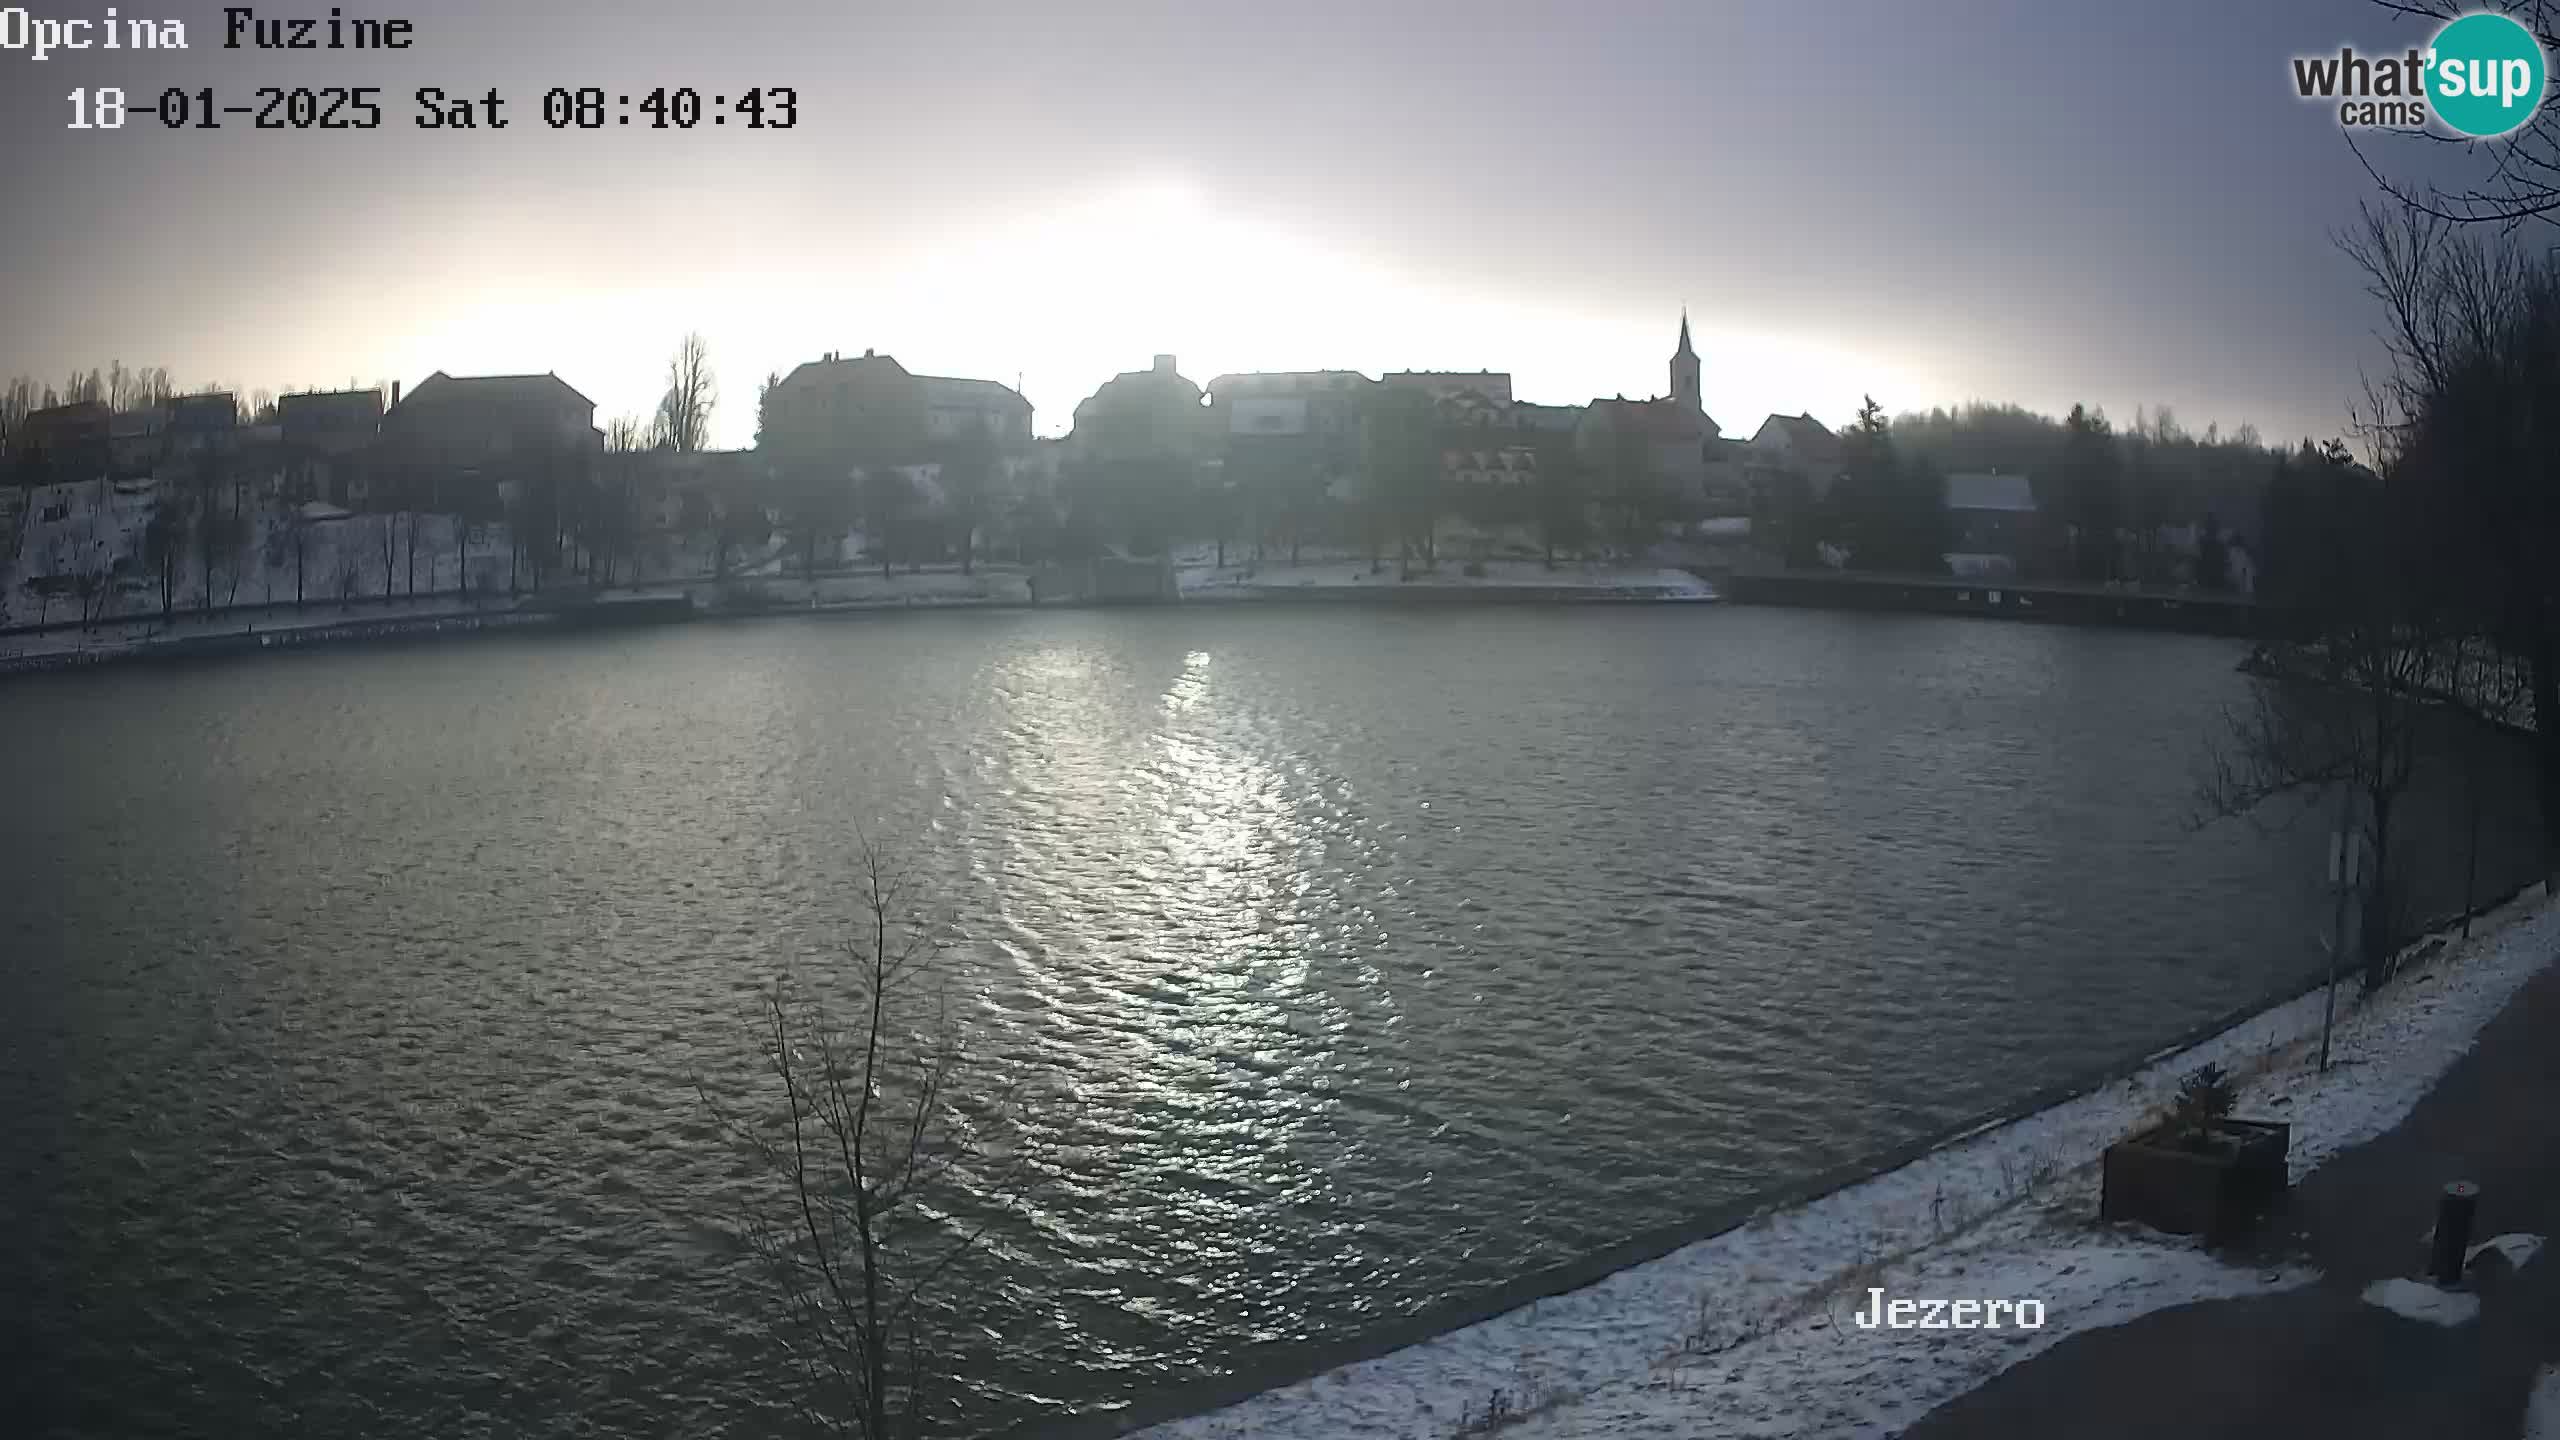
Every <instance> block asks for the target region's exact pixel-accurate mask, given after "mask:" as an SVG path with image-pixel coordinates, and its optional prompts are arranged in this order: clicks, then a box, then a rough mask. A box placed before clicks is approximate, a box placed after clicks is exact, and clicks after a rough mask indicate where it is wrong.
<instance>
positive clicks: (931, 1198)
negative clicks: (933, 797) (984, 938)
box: [704, 840, 1047, 1440]
mask: <svg viewBox="0 0 2560 1440" xmlns="http://www.w3.org/2000/svg"><path fill="white" fill-rule="evenodd" d="M857 865H858V869H857V872H856V883H857V885H858V886H859V887H860V889H861V905H862V909H863V912H864V919H865V921H866V922H867V927H868V930H869V934H868V936H867V937H865V938H864V939H863V940H862V941H860V942H858V943H855V944H852V945H849V946H847V947H846V950H845V955H844V958H845V960H846V962H847V963H846V964H845V965H844V966H843V967H842V968H841V969H840V970H830V971H829V972H827V973H826V974H824V975H822V976H819V977H816V978H815V979H814V981H813V983H810V984H805V985H804V984H800V983H796V982H795V981H793V980H792V979H791V978H789V977H785V978H782V979H778V980H776V981H775V983H774V987H773V990H772V992H771V993H770V994H769V996H768V997H767V1000H766V1007H765V1011H766V1013H765V1021H764V1026H763V1029H764V1037H763V1043H764V1051H765V1060H766V1063H767V1065H768V1067H769V1068H770V1070H771V1072H772V1076H773V1081H774V1086H775V1098H776V1100H777V1102H778V1105H779V1107H780V1110H781V1115H780V1117H779V1119H778V1120H770V1119H768V1120H765V1121H762V1122H760V1123H749V1122H744V1121H741V1120H738V1119H734V1118H732V1117H729V1116H727V1115H719V1111H718V1109H717V1107H716V1106H712V1102H711V1100H710V1098H709V1095H708V1094H707V1092H706V1093H705V1094H704V1103H705V1105H706V1106H712V1108H713V1113H714V1114H715V1115H719V1118H720V1119H721V1121H722V1123H723V1125H724V1127H725V1128H726V1129H727V1130H728V1131H729V1132H730V1133H731V1134H732V1135H733V1136H735V1137H736V1138H737V1139H738V1140H739V1141H740V1142H742V1143H743V1144H744V1145H745V1146H746V1147H747V1148H748V1149H749V1150H751V1151H752V1152H753V1154H754V1155H755V1156H756V1157H757V1158H758V1159H759V1160H760V1161H761V1162H762V1164H763V1165H764V1167H765V1169H766V1171H767V1173H768V1175H769V1177H770V1179H771V1180H772V1181H773V1191H772V1199H771V1201H770V1203H769V1204H768V1205H766V1206H765V1207H764V1208H762V1209H759V1210H757V1211H756V1212H754V1213H753V1214H752V1215H751V1217H750V1218H749V1221H748V1223H747V1226H746V1238H747V1240H748V1243H749V1245H750V1246H751V1248H752V1249H753V1251H754V1253H755V1254H756V1255H757V1256H758V1257H759V1258H760V1259H761V1260H762V1261H763V1262H764V1263H765V1264H766V1265H767V1266H768V1267H770V1270H771V1273H772V1274H773V1276H774V1278H775V1280H776V1281H777V1283H778V1285H779V1288H780V1290H781V1292H782V1300H783V1310H782V1315H783V1318H782V1321H781V1323H780V1325H779V1327H778V1328H779V1330H780V1332H781V1333H780V1337H779V1338H780V1339H781V1340H782V1341H783V1343H784V1345H785V1347H786V1350H787V1353H788V1354H789V1355H790V1356H791V1358H792V1360H793V1361H794V1362H795V1364H796V1365H797V1367H798V1369H799V1371H800V1376H801V1379H802V1380H803V1382H804V1383H805V1385H806V1391H805V1393H804V1396H803V1398H802V1407H803V1410H804V1413H805V1414H806V1415H807V1416H808V1418H809V1419H811V1420H812V1421H813V1422H814V1423H816V1424H817V1425H818V1426H819V1427H820V1428H822V1429H824V1430H827V1431H830V1432H834V1433H840V1434H850V1435H857V1436H860V1437H863V1440H892V1437H912V1436H919V1435H923V1434H926V1433H929V1432H930V1430H931V1429H933V1428H934V1426H933V1417H934V1416H935V1415H936V1414H937V1412H938V1411H940V1410H941V1409H942V1407H943V1404H944V1398H945V1397H944V1395H943V1388H942V1387H943V1384H944V1382H945V1380H946V1379H947V1378H948V1377H947V1376H946V1375H945V1374H943V1373H942V1371H943V1370H944V1369H945V1368H946V1367H947V1366H948V1365H949V1364H951V1363H952V1359H953V1351H952V1349H951V1348H950V1347H951V1345H952V1343H953V1337H952V1334H951V1330H952V1327H953V1324H954V1321H955V1319H956V1312H957V1311H958V1310H960V1309H961V1308H963V1307H964V1305H965V1297H962V1296H957V1295H953V1294H951V1293H949V1287H947V1286H945V1285H944V1284H943V1282H945V1281H946V1280H947V1279H948V1278H949V1277H950V1276H951V1274H952V1271H953V1267H954V1266H955V1265H956V1264H958V1263H959V1262H960V1261H961V1260H962V1259H964V1258H965V1257H966V1256H968V1255H969V1254H970V1253H972V1252H973V1251H975V1250H976V1249H977V1248H978V1246H979V1244H980V1242H981V1241H982V1240H983V1239H984V1238H985V1236H986V1234H987V1232H988V1230H989V1228H990V1227H991V1226H992V1225H993V1224H994V1222H995V1221H996V1219H997V1218H999V1217H1001V1216H1002V1215H1003V1214H1004V1213H1006V1209H1007V1207H1008V1206H1010V1205H1012V1204H1014V1203H1016V1202H1018V1201H1019V1200H1020V1199H1021V1198H1022V1196H1023V1195H1024V1193H1025V1192H1026V1190H1027V1189H1028V1187H1029V1185H1030V1183H1031V1182H1032V1180H1033V1178H1034V1177H1035V1176H1036V1175H1037V1174H1038V1173H1040V1170H1041V1167H1042V1165H1043V1163H1044V1162H1043V1159H1042V1157H1043V1156H1044V1154H1045V1152H1046V1149H1047V1146H1046V1145H1045V1144H1043V1143H1041V1142H1038V1141H1036V1140H1035V1138H1034V1135H1033V1130H1034V1127H1033V1126H1032V1124H1031V1123H1030V1116H1029V1114H1028V1107H1027V1104H1026V1100H1027V1097H1026V1095H1025V1092H1024V1090H1023V1088H1022V1087H1020V1086H1019V1085H1011V1086H1000V1087H997V1088H994V1089H992V1090H979V1089H976V1088H974V1087H972V1086H969V1085H967V1084H965V1083H964V1080H965V1078H966V1077H965V1075H964V1071H965V1069H966V1056H965V1054H964V1051H963V1049H962V1046H961V1044H960V1040H959V1036H958V1032H957V1030H956V1029H955V1027H954V1025H953V1023H952V1020H951V1015H950V1010H949V1005H948V999H947V992H946V990H945V988H944V984H945V976H944V974H943V973H942V969H941V966H940V964H939V961H940V959H941V957H942V954H943V951H942V948H941V947H940V946H939V945H938V944H937V943H936V942H935V940H934V938H933V936H932V934H931V933H930V931H928V930H927V929H926V928H925V926H924V925H923V924H922V923H921V922H920V921H918V920H917V919H916V918H914V917H913V916H911V915H910V914H909V913H908V905H909V900H910V892H909V891H908V889H907V888H906V886H905V884H904V882H903V881H902V880H901V879H899V878H898V877H896V876H894V875H893V874H892V873H891V872H890V870H889V867H888V865H887V863H886V861H885V860H884V858H883V856H882V854H881V852H880V851H879V850H878V849H877V848H876V847H875V846H874V845H872V844H871V843H870V842H869V841H868V840H864V841H862V842H861V848H860V853H859V858H858V861H857ZM839 996H840V997H842V1003H843V1005H844V1007H845V1008H844V1009H843V1010H842V1011H839V1012H835V1013H833V1014H831V1012H830V1010H829V1008H828V1004H829V1000H830V999H831V998H835V997H839ZM839 1017H841V1018H839ZM964 1195H965V1196H967V1197H969V1198H967V1199H965V1200H964V1199H962V1198H961V1197H962V1196H964ZM970 1217H975V1218H970Z"/></svg>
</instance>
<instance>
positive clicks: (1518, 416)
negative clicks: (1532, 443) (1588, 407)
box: [1511, 401, 1583, 436]
mask: <svg viewBox="0 0 2560 1440" xmlns="http://www.w3.org/2000/svg"><path fill="white" fill-rule="evenodd" d="M1582 409H1583V407H1581V406H1579V405H1532V404H1530V403H1528V402H1526V401H1514V402H1512V405H1511V426H1512V428H1513V429H1515V430H1519V431H1521V432H1523V433H1524V434H1529V435H1566V436H1569V435H1571V434H1573V432H1575V431H1576V430H1579V429H1581V428H1582Z"/></svg>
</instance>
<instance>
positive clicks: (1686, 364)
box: [1671, 305, 1707, 412]
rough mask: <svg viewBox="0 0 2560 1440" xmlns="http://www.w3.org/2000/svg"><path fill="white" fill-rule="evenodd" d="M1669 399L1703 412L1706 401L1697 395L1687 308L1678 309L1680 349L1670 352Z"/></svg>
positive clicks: (1696, 362) (1695, 360) (1696, 361)
mask: <svg viewBox="0 0 2560 1440" xmlns="http://www.w3.org/2000/svg"><path fill="white" fill-rule="evenodd" d="M1671 398H1672V399H1674V400H1677V401H1679V402H1680V403H1681V404H1682V405H1685V406H1687V407H1689V408H1690V409H1692V410H1696V411H1700V412H1704V411H1705V410H1706V408H1707V404H1706V400H1705V398H1704V397H1703V396H1701V395H1700V394H1699V393H1698V352H1697V351H1695V350H1692V349H1690V348H1689V308H1688V307H1687V306H1685V305H1684V306H1682V307H1680V348H1679V349H1677V350H1674V351H1672V352H1671Z"/></svg>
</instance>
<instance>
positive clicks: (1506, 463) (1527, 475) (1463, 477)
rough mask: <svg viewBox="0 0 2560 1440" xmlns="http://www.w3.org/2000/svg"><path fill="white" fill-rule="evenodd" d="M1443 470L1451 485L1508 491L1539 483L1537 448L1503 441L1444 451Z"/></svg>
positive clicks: (1441, 456) (1443, 474)
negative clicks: (1480, 446) (1477, 447)
mask: <svg viewBox="0 0 2560 1440" xmlns="http://www.w3.org/2000/svg"><path fill="white" fill-rule="evenodd" d="M1440 473H1441V476H1442V478H1443V479H1445V480H1446V481H1448V483H1449V484H1450V485H1452V486H1468V487H1478V488H1483V489H1491V490H1508V489H1512V488H1514V487H1517V486H1530V485H1535V484H1537V483H1538V451H1537V449H1536V447H1534V446H1530V445H1521V444H1515V443H1502V444H1497V445H1493V446H1490V447H1486V448H1481V449H1463V450H1443V451H1441V452H1440Z"/></svg>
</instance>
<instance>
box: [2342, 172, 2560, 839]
mask: <svg viewBox="0 0 2560 1440" xmlns="http://www.w3.org/2000/svg"><path fill="white" fill-rule="evenodd" d="M2341 243H2342V245H2343V248H2344V249H2345V250H2346V252H2347V254H2348V256H2349V258H2351V259H2353V260H2354V261H2355V262H2356V263H2357V265H2358V266H2359V267H2360V268H2362V269H2363V270H2364V272H2365V276H2366V281H2367V284H2366V289H2367V292H2368V293H2369V294H2370V295H2372V296H2373V298H2374V299H2375V300H2376V301H2377V302H2379V303H2380V305H2381V307H2382V310H2383V313H2384V316H2385V324H2384V328H2383V332H2382V338H2383V340H2384V344H2385V347H2386V352H2387V354H2388V356H2389V360H2390V368H2389V370H2388V372H2387V373H2386V374H2385V375H2384V376H2383V377H2382V378H2381V379H2379V380H2377V381H2374V382H2371V383H2369V384H2368V386H2367V393H2366V398H2365V403H2364V410H2365V414H2364V416H2363V420H2364V424H2365V427H2366V430H2367V433H2368V437H2369V439H2370V440H2371V442H2372V443H2373V444H2374V446H2375V447H2376V448H2377V450H2380V451H2384V452H2387V453H2390V454H2392V455H2394V456H2396V457H2397V458H2398V460H2399V462H2400V464H2401V465H2402V467H2403V468H2404V469H2406V470H2407V471H2408V472H2410V474H2411V475H2412V476H2414V477H2415V478H2416V479H2417V480H2418V481H2419V482H2420V483H2423V485H2424V486H2425V488H2426V490H2427V494H2428V503H2427V505H2426V506H2425V507H2424V508H2423V510H2422V511H2421V512H2420V514H2419V515H2418V516H2417V517H2415V518H2416V519H2418V520H2420V521H2422V522H2423V525H2424V528H2425V530H2426V533H2428V534H2430V535H2431V536H2432V537H2433V543H2434V544H2435V546H2436V548H2437V550H2438V551H2439V552H2440V565H2441V567H2442V568H2443V569H2444V570H2445V571H2446V572H2447V573H2448V574H2449V575H2453V576H2456V577H2458V580H2459V584H2458V585H2457V586H2456V587H2455V588H2456V592H2457V594H2458V595H2459V599H2460V604H2459V615H2460V619H2461V622H2462V624H2463V626H2464V627H2465V629H2466V630H2467V631H2468V632H2469V633H2472V634H2474V635H2476V636H2478V637H2479V639H2480V641H2481V643H2482V645H2483V647H2484V648H2483V656H2484V659H2485V660H2486V663H2487V665H2488V673H2489V674H2491V675H2493V676H2499V677H2505V676H2508V675H2514V676H2518V677H2520V678H2521V681H2522V685H2521V687H2520V689H2521V692H2522V698H2523V699H2524V701H2525V702H2526V703H2527V706H2528V709H2527V714H2526V718H2527V719H2528V720H2529V722H2530V725H2531V727H2532V731H2533V746H2534V752H2535V758H2536V767H2535V768H2536V775H2535V779H2536V785H2537V800H2538V803H2539V808H2540V811H2541V818H2542V826H2543V839H2544V845H2545V869H2546V872H2547V873H2552V874H2555V875H2560V569H2555V567H2553V566H2552V565H2551V563H2550V556H2551V554H2552V553H2553V551H2554V549H2555V547H2560V407H2554V406H2553V405H2552V404H2551V402H2550V397H2551V396H2552V395H2554V394H2560V256H2554V257H2550V258H2544V259H2535V258H2533V257H2532V256H2531V255H2530V254H2529V253H2528V252H2527V251H2526V250H2525V248H2524V247H2523V246H2521V245H2520V244H2518V243H2517V241H2516V239H2515V237H2513V236H2507V235H2498V234H2495V233H2492V232H2486V231H2482V230H2478V229H2470V230H2465V229H2462V228H2461V227H2459V226H2458V225H2457V224H2456V223H2455V222H2453V221H2449V220H2446V219H2444V218H2442V217H2440V216H2437V215H2434V214H2431V213H2429V212H2427V211H2425V210H2422V209H2416V208H2404V209H2401V210H2397V211H2378V210H2373V209H2368V210H2367V211H2366V212H2365V215H2364V217H2363V222H2362V224H2361V226H2360V227H2359V228H2358V229H2357V230H2356V231H2354V232H2352V233H2351V234H2349V235H2348V236H2346V237H2344V238H2343V240H2342V242H2341ZM2446 698H2451V697H2446ZM2489 718H2493V719H2500V720H2506V719H2511V718H2513V717H2510V716H2505V715H2498V716H2491V717H2489Z"/></svg>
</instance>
